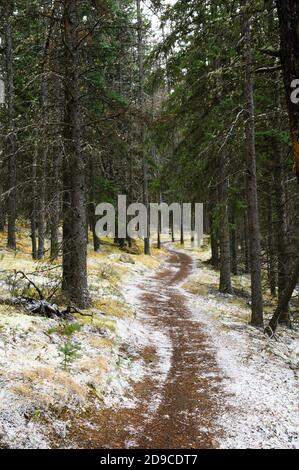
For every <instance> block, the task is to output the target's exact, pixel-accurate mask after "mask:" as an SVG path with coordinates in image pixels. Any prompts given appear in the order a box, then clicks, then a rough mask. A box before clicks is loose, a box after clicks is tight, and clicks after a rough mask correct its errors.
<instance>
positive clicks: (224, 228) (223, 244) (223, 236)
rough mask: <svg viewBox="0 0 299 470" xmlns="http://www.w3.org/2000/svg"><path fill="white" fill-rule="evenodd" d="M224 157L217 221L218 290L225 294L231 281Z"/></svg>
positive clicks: (221, 163)
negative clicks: (218, 221)
mask: <svg viewBox="0 0 299 470" xmlns="http://www.w3.org/2000/svg"><path fill="white" fill-rule="evenodd" d="M224 163H225V159H224V156H223V155H221V157H220V168H221V170H222V177H220V181H219V204H220V207H221V214H220V223H219V241H220V243H219V245H220V284H219V290H220V292H222V293H225V294H232V292H233V289H232V283H231V253H230V238H229V219H228V180H227V178H225V175H224V174H223V170H224V166H225V165H224Z"/></svg>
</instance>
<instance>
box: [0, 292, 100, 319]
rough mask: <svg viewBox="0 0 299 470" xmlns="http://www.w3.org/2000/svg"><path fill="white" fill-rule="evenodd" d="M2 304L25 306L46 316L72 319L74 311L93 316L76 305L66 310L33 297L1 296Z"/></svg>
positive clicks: (27, 310) (31, 313) (38, 314)
mask: <svg viewBox="0 0 299 470" xmlns="http://www.w3.org/2000/svg"><path fill="white" fill-rule="evenodd" d="M0 305H8V306H14V307H21V308H23V309H24V310H25V311H26V313H28V314H30V315H37V316H42V317H46V318H57V317H59V318H63V319H65V320H67V319H69V320H71V319H72V318H73V315H72V314H74V313H78V314H79V315H81V316H83V317H92V316H93V315H92V313H82V312H80V311H79V310H78V309H77V308H76V307H75V306H74V305H69V306H68V307H67V308H66V309H65V310H60V309H59V307H58V306H57V305H56V304H51V303H49V302H47V301H46V300H36V299H32V298H31V297H17V298H14V299H10V298H0Z"/></svg>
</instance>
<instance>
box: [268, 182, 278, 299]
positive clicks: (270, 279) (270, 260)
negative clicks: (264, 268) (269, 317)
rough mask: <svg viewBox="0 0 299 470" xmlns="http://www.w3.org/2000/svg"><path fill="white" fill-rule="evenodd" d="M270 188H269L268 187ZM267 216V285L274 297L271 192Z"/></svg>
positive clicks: (273, 242) (275, 284)
mask: <svg viewBox="0 0 299 470" xmlns="http://www.w3.org/2000/svg"><path fill="white" fill-rule="evenodd" d="M270 187H271V186H270ZM267 202H268V207H267V211H268V216H267V219H268V220H267V232H268V233H267V251H268V283H269V287H270V292H271V295H272V296H273V297H276V287H277V276H276V271H277V270H276V253H275V239H274V230H273V209H272V192H271V191H270V190H269V192H268V201H267Z"/></svg>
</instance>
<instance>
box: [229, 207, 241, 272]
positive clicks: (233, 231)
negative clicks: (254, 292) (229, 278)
mask: <svg viewBox="0 0 299 470" xmlns="http://www.w3.org/2000/svg"><path fill="white" fill-rule="evenodd" d="M230 246H231V270H232V273H233V274H234V276H237V275H238V271H239V270H238V237H237V228H236V220H235V216H234V214H232V215H231V224H230Z"/></svg>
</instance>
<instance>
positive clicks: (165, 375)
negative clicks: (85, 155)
mask: <svg viewBox="0 0 299 470" xmlns="http://www.w3.org/2000/svg"><path fill="white" fill-rule="evenodd" d="M0 251H1V262H0V268H1V270H0V291H1V292H0V296H1V297H2V296H4V295H7V296H9V295H11V290H12V286H11V281H10V283H7V279H8V273H9V272H11V273H12V271H13V269H22V270H24V271H26V272H27V273H28V272H35V276H34V280H35V282H37V283H39V285H40V286H47V288H48V286H49V282H50V283H51V282H53V283H55V282H56V277H57V275H58V274H59V270H60V268H59V267H57V272H56V271H55V269H52V268H51V271H48V272H47V274H45V272H46V268H47V267H48V265H47V263H46V262H44V263H42V264H38V266H36V264H34V263H33V262H32V261H31V259H30V254H29V247H27V248H26V243H25V242H24V246H23V247H22V249H21V250H20V251H19V252H18V254H17V255H15V254H12V253H11V252H8V251H7V250H5V249H2V250H1V249H0ZM27 251H28V253H27ZM209 256H210V253H209V250H208V249H207V247H205V248H204V249H202V250H197V249H189V250H188V249H185V250H181V249H178V247H177V248H176V249H174V248H173V247H170V252H169V253H167V252H166V250H162V252H158V250H154V256H153V257H152V258H147V257H144V256H143V255H133V256H132V255H130V256H128V255H124V254H123V253H122V252H120V251H119V250H118V249H116V248H109V247H106V248H105V249H104V250H103V251H102V253H98V254H94V253H92V249H90V252H89V261H88V268H89V288H90V291H91V293H92V297H93V305H92V307H91V309H90V310H89V311H88V312H89V313H90V312H92V314H93V319H92V321H91V320H90V319H89V318H83V319H82V318H80V317H78V318H76V319H75V324H76V325H79V327H78V328H76V329H74V330H69V327H68V325H66V324H64V323H61V322H59V321H58V320H56V319H45V318H41V317H31V316H29V315H26V314H25V313H24V312H22V311H19V310H15V309H14V308H11V307H9V308H8V307H4V306H0V387H1V388H0V442H1V444H0V447H1V446H2V447H11V448H48V447H52V448H53V447H60V448H65V447H67V448H68V447H83V448H124V447H125V448H192V447H193V448H212V447H214V448H215V447H216V448H219V447H220V448H227V447H228V448H294V447H295V448H298V447H299V442H298V438H299V420H298V388H297V384H298V374H299V367H298V366H299V347H298V327H297V326H296V325H297V324H295V326H294V329H292V330H289V329H285V328H280V329H279V331H278V340H277V341H275V340H270V339H268V338H266V337H265V336H264V334H263V333H262V332H261V331H259V330H256V329H254V328H252V327H250V326H249V325H248V319H249V315H250V307H249V305H248V287H249V280H248V278H247V277H246V276H238V277H235V278H234V279H233V282H234V287H235V289H236V292H237V293H238V296H228V295H221V294H219V293H218V292H217V284H218V277H219V274H218V273H217V272H216V271H214V270H213V269H212V268H211V267H210V265H209V264H208V263H207V260H208V258H209ZM21 287H22V286H21ZM23 287H26V286H23ZM13 288H14V289H16V286H13ZM17 288H20V286H17ZM45 288H46V287H45ZM273 304H274V303H273V301H271V299H267V305H266V312H267V313H268V314H270V312H271V311H272V308H273ZM66 342H72V343H76V344H79V345H80V355H78V357H76V358H74V360H73V362H72V363H71V364H69V366H68V368H65V367H63V361H62V359H63V358H62V355H61V354H62V353H61V348H62V347H63V346H64V345H65V343H66Z"/></svg>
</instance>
